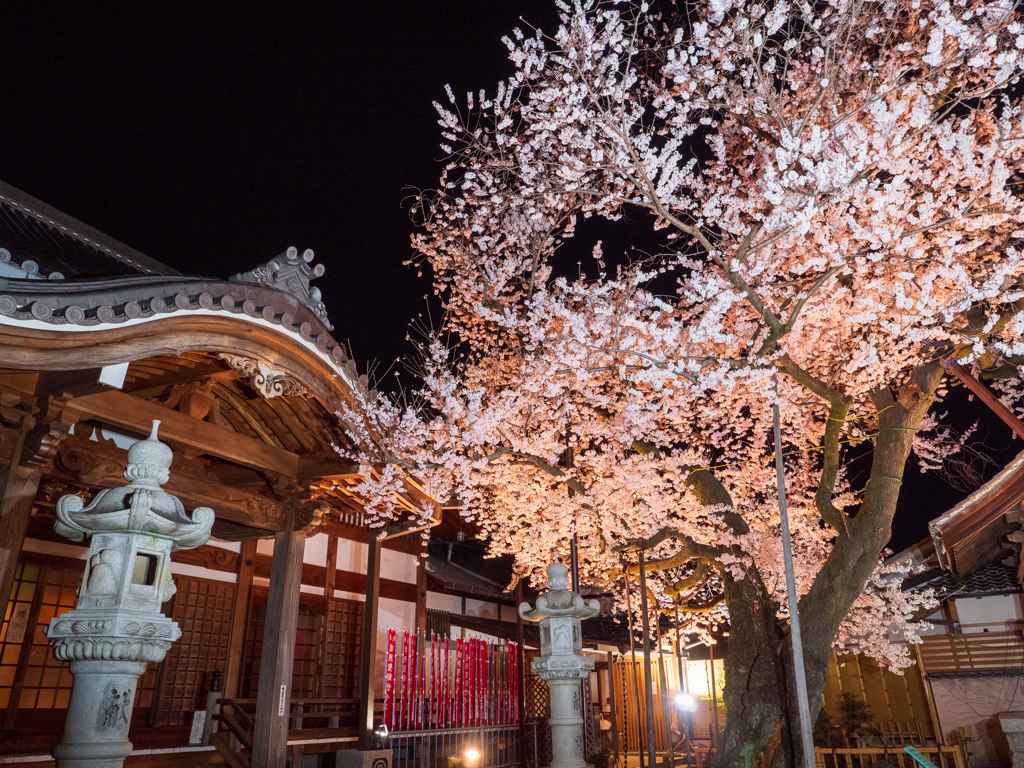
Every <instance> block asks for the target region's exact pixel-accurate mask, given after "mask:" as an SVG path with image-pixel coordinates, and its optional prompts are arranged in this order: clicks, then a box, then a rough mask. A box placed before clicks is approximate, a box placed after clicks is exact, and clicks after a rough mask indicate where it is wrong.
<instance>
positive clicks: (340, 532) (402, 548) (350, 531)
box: [320, 499, 423, 589]
mask: <svg viewBox="0 0 1024 768" xmlns="http://www.w3.org/2000/svg"><path fill="white" fill-rule="evenodd" d="M322 500H323V501H327V503H328V504H330V503H331V502H330V501H329V500H328V499H322ZM379 530H380V529H379V528H378V529H374V533H376V532H378V531H379ZM320 531H321V532H322V533H326V534H329V535H332V536H337V537H338V538H339V539H345V540H346V541H358V542H359V543H360V544H365V543H366V542H367V540H368V538H369V534H368V533H367V529H366V528H359V527H358V526H355V525H347V524H345V523H336V522H333V521H329V522H326V523H324V524H323V525H321V526H320ZM384 549H390V550H393V551H395V552H405V553H406V554H407V555H419V554H420V552H421V551H422V549H423V544H422V542H421V541H420V539H419V537H418V536H399V537H398V538H395V539H391V538H388V539H384ZM339 589H340V587H339Z"/></svg>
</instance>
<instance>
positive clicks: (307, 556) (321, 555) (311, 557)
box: [302, 533, 329, 594]
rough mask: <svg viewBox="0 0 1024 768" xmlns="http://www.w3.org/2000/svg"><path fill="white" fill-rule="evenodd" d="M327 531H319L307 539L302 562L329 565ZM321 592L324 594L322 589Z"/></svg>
mask: <svg viewBox="0 0 1024 768" xmlns="http://www.w3.org/2000/svg"><path fill="white" fill-rule="evenodd" d="M328 538H329V537H328V536H327V534H326V533H318V534H316V536H310V537H309V538H308V539H306V546H305V547H304V548H303V550H302V562H304V563H309V564H310V565H319V566H321V567H323V566H326V565H327V539H328ZM320 594H323V590H321V592H320Z"/></svg>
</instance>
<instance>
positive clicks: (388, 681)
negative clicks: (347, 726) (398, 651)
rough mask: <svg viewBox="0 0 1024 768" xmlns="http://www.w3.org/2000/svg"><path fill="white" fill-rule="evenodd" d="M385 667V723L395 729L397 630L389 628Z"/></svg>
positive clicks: (389, 728) (389, 727) (390, 728)
mask: <svg viewBox="0 0 1024 768" xmlns="http://www.w3.org/2000/svg"><path fill="white" fill-rule="evenodd" d="M386 658H387V662H386V663H385V666H384V722H385V723H386V724H387V726H388V730H392V731H393V730H394V729H395V630H393V629H391V627H388V653H387V657H386Z"/></svg>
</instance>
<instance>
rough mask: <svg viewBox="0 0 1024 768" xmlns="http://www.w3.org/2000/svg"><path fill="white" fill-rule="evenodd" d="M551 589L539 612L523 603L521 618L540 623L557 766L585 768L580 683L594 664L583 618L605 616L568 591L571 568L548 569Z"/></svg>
mask: <svg viewBox="0 0 1024 768" xmlns="http://www.w3.org/2000/svg"><path fill="white" fill-rule="evenodd" d="M547 570H548V591H547V592H544V593H543V594H541V596H540V597H538V598H537V606H536V608H533V609H531V608H530V604H529V603H521V604H520V605H519V615H520V616H522V617H523V618H524V619H528V620H530V621H539V622H540V648H541V655H540V658H539V659H537V660H535V661H534V662H533V671H534V672H535V673H536V674H537V676H538V677H540V678H541V679H543V680H545V681H546V682H547V684H548V688H549V689H550V691H551V718H550V720H549V722H550V724H551V768H584V766H585V765H586V760H585V755H584V734H583V707H584V706H586V702H583V701H581V700H580V681H581V680H583V679H585V678H587V677H589V675H590V673H591V671H592V670H593V669H594V662H593V660H591V659H588V658H586V657H585V656H584V655H583V635H582V633H581V630H580V620H581V619H589V618H590V617H591V616H596V615H597V614H598V613H599V612H600V607H599V605H598V603H597V601H596V600H591V601H590V602H589V603H587V602H585V601H584V600H583V598H582V597H580V596H579V595H577V594H576V593H575V592H572V591H570V590H569V589H567V587H568V586H569V576H568V569H567V568H566V567H565V566H564V565H562V564H561V563H559V562H558V561H557V560H555V562H554V563H552V564H551V565H549V566H548V569H547Z"/></svg>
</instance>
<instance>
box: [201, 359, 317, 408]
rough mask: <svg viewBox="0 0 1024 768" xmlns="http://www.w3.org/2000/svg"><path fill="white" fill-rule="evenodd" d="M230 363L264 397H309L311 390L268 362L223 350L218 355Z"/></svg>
mask: <svg viewBox="0 0 1024 768" xmlns="http://www.w3.org/2000/svg"><path fill="white" fill-rule="evenodd" d="M217 356H218V357H219V358H220V359H221V360H224V361H225V362H226V363H227V364H228V365H230V366H231V367H232V368H234V369H235V370H236V371H238V373H239V374H241V375H242V376H244V377H245V378H247V379H248V380H249V383H250V384H252V386H253V387H254V388H255V389H256V391H257V392H259V393H260V394H261V395H263V397H266V398H271V397H278V396H279V395H300V396H302V397H308V396H309V392H307V391H306V388H305V387H303V386H302V384H300V383H299V382H298V381H296V380H295V379H294V378H292V376H290V375H289V374H287V373H284V372H283V371H278V370H275V369H274V368H272V367H271V366H269V365H267V364H266V363H264V362H262V361H260V360H256V359H255V358H252V357H245V356H244V355H232V354H228V353H227V352H222V353H220V354H219V355H217Z"/></svg>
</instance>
